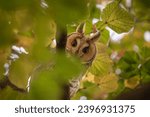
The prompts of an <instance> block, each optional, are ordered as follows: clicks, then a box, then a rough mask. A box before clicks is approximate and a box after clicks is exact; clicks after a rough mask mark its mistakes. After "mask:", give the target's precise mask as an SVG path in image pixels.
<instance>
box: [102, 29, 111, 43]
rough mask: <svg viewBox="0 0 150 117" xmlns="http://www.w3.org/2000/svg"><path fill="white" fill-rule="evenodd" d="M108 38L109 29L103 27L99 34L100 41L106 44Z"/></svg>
mask: <svg viewBox="0 0 150 117" xmlns="http://www.w3.org/2000/svg"><path fill="white" fill-rule="evenodd" d="M108 40H109V31H108V30H106V29H104V30H103V31H102V32H101V36H100V42H102V43H104V44H107V43H108Z"/></svg>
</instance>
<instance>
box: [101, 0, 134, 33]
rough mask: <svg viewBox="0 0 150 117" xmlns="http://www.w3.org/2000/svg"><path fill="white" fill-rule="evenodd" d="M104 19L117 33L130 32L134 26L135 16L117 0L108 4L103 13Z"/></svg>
mask: <svg viewBox="0 0 150 117" xmlns="http://www.w3.org/2000/svg"><path fill="white" fill-rule="evenodd" d="M101 17H102V21H103V22H104V23H105V24H106V25H108V26H109V27H110V28H112V29H113V30H114V31H116V32H117V33H122V32H128V31H129V30H130V29H131V28H132V27H133V24H134V22H133V18H132V17H131V15H130V14H129V13H128V12H127V11H126V10H125V9H123V8H121V7H120V6H119V3H118V2H117V1H114V2H111V3H110V4H108V5H107V6H106V8H105V9H104V10H103V11H102V14H101Z"/></svg>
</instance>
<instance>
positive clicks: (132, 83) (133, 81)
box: [124, 76, 140, 89]
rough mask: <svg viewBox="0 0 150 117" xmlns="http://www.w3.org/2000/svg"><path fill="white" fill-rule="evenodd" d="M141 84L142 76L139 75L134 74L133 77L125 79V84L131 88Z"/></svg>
mask: <svg viewBox="0 0 150 117" xmlns="http://www.w3.org/2000/svg"><path fill="white" fill-rule="evenodd" d="M139 84H140V78H139V76H134V77H133V78H130V79H126V80H125V81H124V85H125V87H128V88H130V89H134V88H135V87H137V86H138V85H139Z"/></svg>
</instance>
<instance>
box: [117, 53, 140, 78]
mask: <svg viewBox="0 0 150 117" xmlns="http://www.w3.org/2000/svg"><path fill="white" fill-rule="evenodd" d="M139 64H140V60H139V56H138V55H137V53H135V52H134V51H128V52H126V53H125V55H124V56H123V57H122V58H121V59H120V60H119V62H118V63H117V67H118V68H120V69H121V71H122V72H121V74H120V76H121V77H122V78H131V77H133V76H135V75H137V74H139V69H138V66H139Z"/></svg>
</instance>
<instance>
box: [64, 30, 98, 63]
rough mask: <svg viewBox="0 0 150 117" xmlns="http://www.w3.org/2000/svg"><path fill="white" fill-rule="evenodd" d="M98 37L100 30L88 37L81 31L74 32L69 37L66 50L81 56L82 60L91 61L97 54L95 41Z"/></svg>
mask: <svg viewBox="0 0 150 117" xmlns="http://www.w3.org/2000/svg"><path fill="white" fill-rule="evenodd" d="M98 37H99V32H98V33H95V34H93V35H92V36H91V37H86V36H85V35H84V34H83V33H80V32H75V33H72V34H71V35H69V36H68V37H67V43H66V50H67V52H69V53H70V54H73V55H76V56H77V57H79V58H80V59H81V61H82V62H84V63H91V62H92V61H93V59H94V58H95V55H96V46H95V41H96V40H97V39H98Z"/></svg>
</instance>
